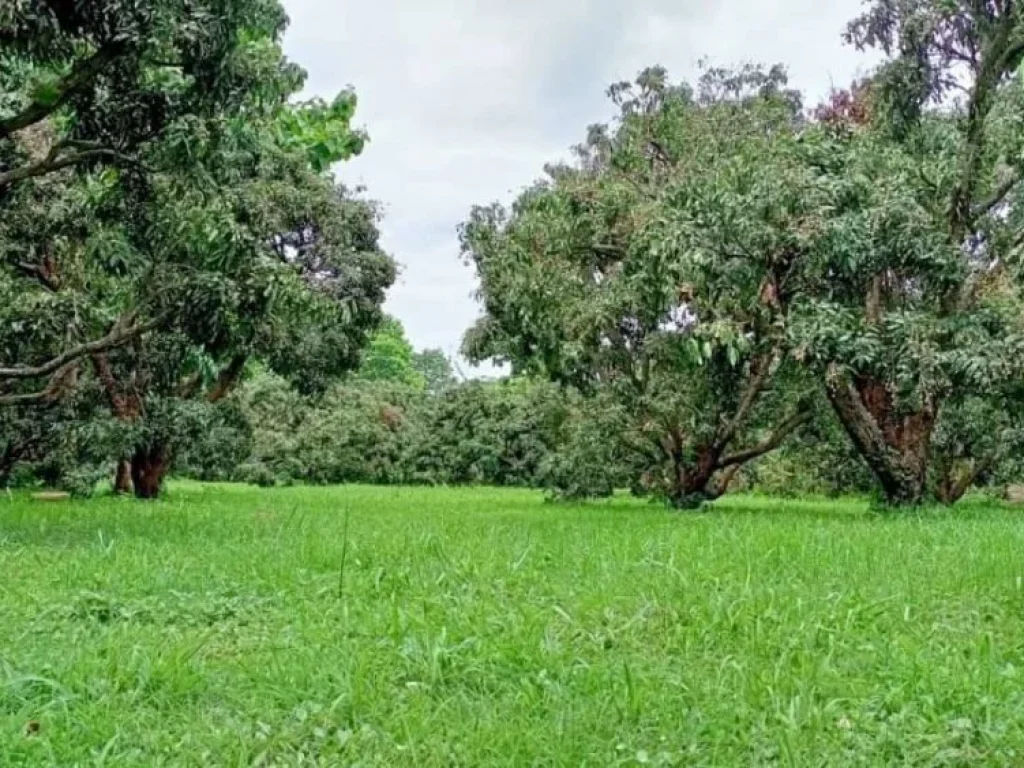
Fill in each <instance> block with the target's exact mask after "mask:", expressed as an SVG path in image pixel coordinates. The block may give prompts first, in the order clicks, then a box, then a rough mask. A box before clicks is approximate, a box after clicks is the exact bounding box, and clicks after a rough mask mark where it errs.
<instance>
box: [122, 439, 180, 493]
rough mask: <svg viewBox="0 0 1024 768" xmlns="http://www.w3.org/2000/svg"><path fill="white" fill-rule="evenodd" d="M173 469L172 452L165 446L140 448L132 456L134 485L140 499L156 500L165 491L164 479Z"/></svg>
mask: <svg viewBox="0 0 1024 768" xmlns="http://www.w3.org/2000/svg"><path fill="white" fill-rule="evenodd" d="M170 467H171V452H170V450H169V449H168V448H167V447H166V446H165V445H160V444H158V445H154V446H152V447H150V448H140V449H139V450H138V451H136V452H135V455H134V456H132V462H131V474H132V484H133V485H134V486H135V497H136V498H138V499H155V498H157V497H159V496H160V491H161V490H162V489H163V484H164V478H165V477H166V476H167V472H168V471H169V470H170Z"/></svg>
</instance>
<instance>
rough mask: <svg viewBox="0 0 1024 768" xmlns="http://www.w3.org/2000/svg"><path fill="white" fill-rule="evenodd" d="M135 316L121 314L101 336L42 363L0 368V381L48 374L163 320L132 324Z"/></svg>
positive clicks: (110, 347) (135, 314)
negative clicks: (109, 329)
mask: <svg viewBox="0 0 1024 768" xmlns="http://www.w3.org/2000/svg"><path fill="white" fill-rule="evenodd" d="M136 317H137V313H136V312H129V313H128V314H127V315H124V316H122V317H121V319H120V320H118V321H117V323H115V324H114V328H113V329H112V330H111V331H110V333H108V334H107V335H106V336H104V337H103V338H101V339H96V340H95V341H90V342H88V343H86V344H80V345H79V346H77V347H73V348H72V349H69V350H67V351H66V352H64V353H63V354H61V355H58V356H57V357H55V358H53V359H52V360H50V361H49V362H46V363H43V364H42V365H36V366H17V367H14V368H0V381H2V380H6V379H34V378H39V377H41V376H48V375H49V374H51V373H53V372H55V371H57V370H60V369H61V368H63V367H64V366H65V365H67V364H68V363H71V362H74V361H75V360H78V359H79V358H82V357H85V356H86V355H95V354H97V353H100V352H106V351H107V350H109V349H114V348H116V347H119V346H121V345H123V344H126V343H127V342H129V341H131V340H132V339H135V338H138V337H139V336H141V335H142V334H144V333H146V332H147V331H151V330H153V329H154V328H157V327H158V326H159V325H160V323H161V322H163V319H162V318H158V319H156V320H151V321H150V322H148V323H142V324H141V325H132V323H134V322H135V318H136Z"/></svg>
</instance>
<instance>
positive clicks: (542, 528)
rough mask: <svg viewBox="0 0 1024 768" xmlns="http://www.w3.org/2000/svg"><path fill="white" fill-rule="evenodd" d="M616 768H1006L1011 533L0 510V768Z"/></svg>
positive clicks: (359, 506)
mask: <svg viewBox="0 0 1024 768" xmlns="http://www.w3.org/2000/svg"><path fill="white" fill-rule="evenodd" d="M346 542H347V543H346ZM642 764H649V765H763V764H784V765H799V766H812V765H883V764H898V765H902V764H913V765H968V764H970V765H977V764H991V765H1014V764H1016V765H1020V764H1024V514H1022V513H1020V512H1015V511H1012V510H1003V509H999V508H995V507H984V506H978V505H975V506H968V507H966V508H964V509H960V510H957V511H956V512H955V513H934V514H927V515H918V516H913V517H903V518H898V517H879V516H876V515H873V514H871V513H870V512H868V511H867V509H866V508H864V507H861V506H860V505H858V504H854V503H845V504H836V503H832V502H822V503H812V502H768V501H762V500H752V499H737V500H730V501H729V502H728V503H727V504H722V505H720V506H719V507H718V508H717V509H716V510H715V511H714V512H711V513H707V514H701V515H677V514H671V513H668V512H666V511H664V510H662V509H660V508H658V507H653V506H648V505H643V504H639V503H637V502H634V501H632V500H622V501H616V502H615V503H604V504H593V505H588V506H579V507H568V508H567V507H556V506H550V505H545V504H544V503H543V501H542V499H541V498H540V496H539V495H537V494H533V493H529V492H518V491H494V490H442V489H437V490H414V489H389V488H359V487H352V488H339V489H301V488H296V489H281V490H272V491H264V490H255V489H248V488H236V487H223V486H205V487H204V486H198V485H187V484H179V485H175V486H174V487H173V488H172V492H171V495H170V497H169V498H168V500H166V501H164V502H160V503H157V504H152V505H145V504H142V505H140V504H138V503H135V502H132V501H128V500H116V499H98V500H95V501H91V502H85V503H70V504H51V505H46V504H41V503H37V502H31V501H29V500H27V499H21V498H18V497H17V496H15V497H14V498H11V499H0V765H3V766H21V765H30V766H47V765H60V766H72V765H81V766H91V765H111V766H157V765H175V766H178V765H194V766H219V765H226V766H235V765H238V766H243V765H246V766H247V765H268V766H269V765H282V766H292V765H366V766H369V765H381V766H384V765H387V766H400V765H415V766H453V765H465V766H476V765H573V766H575V765H592V766H605V765H642Z"/></svg>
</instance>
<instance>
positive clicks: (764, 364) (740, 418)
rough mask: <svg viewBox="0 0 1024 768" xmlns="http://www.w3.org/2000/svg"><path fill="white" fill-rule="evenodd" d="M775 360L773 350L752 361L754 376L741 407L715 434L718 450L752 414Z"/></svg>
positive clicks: (727, 442)
mask: <svg viewBox="0 0 1024 768" xmlns="http://www.w3.org/2000/svg"><path fill="white" fill-rule="evenodd" d="M774 360H775V352H774V350H773V351H772V353H771V354H765V355H762V356H761V357H759V358H757V359H756V360H755V361H754V362H753V363H752V365H753V366H754V371H753V376H752V377H751V378H750V382H749V383H748V384H747V390H746V392H744V393H743V399H742V400H741V401H740V406H739V408H737V409H736V414H735V415H734V416H733V418H732V420H731V421H730V422H729V423H728V424H726V425H725V426H724V427H722V428H721V429H720V430H719V432H718V434H717V435H716V436H715V443H714V445H715V448H716V449H717V450H722V449H724V448H725V447H726V446H727V445H728V444H729V443H730V442H731V441H732V439H733V438H734V437H735V436H736V433H737V432H738V431H739V430H740V428H741V427H742V426H743V423H744V422H745V421H746V420H747V416H749V415H750V411H751V410H752V409H753V407H754V404H755V403H756V402H757V398H758V397H760V395H761V392H763V391H764V386H765V384H766V383H767V381H768V377H769V375H770V374H771V369H772V363H773V362H774Z"/></svg>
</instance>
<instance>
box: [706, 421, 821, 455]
mask: <svg viewBox="0 0 1024 768" xmlns="http://www.w3.org/2000/svg"><path fill="white" fill-rule="evenodd" d="M813 416H814V414H813V413H811V412H810V411H800V412H798V413H794V414H793V415H792V416H790V417H789V418H788V419H786V420H785V421H784V422H782V423H781V424H779V426H777V427H776V428H775V431H774V432H772V434H771V435H769V437H768V438H767V439H765V440H764V441H762V442H761V443H759V444H757V445H755V446H754V447H753V448H748V449H747V450H745V451H739V452H737V453H734V454H731V455H729V456H726V457H725V458H723V459H721V460H720V461H719V462H718V469H728V468H729V467H732V466H735V465H738V464H746V463H747V462H748V461H753V460H754V459H758V458H760V457H761V456H764V455H765V454H766V453H771V452H772V451H774V450H775V449H776V448H778V447H779V446H780V445H782V443H783V442H784V441H785V440H786V438H787V437H789V436H790V435H792V434H793V433H794V432H796V431H797V430H798V429H800V427H802V426H803V425H804V424H806V423H807V422H809V421H810V420H811V418H812V417H813Z"/></svg>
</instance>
